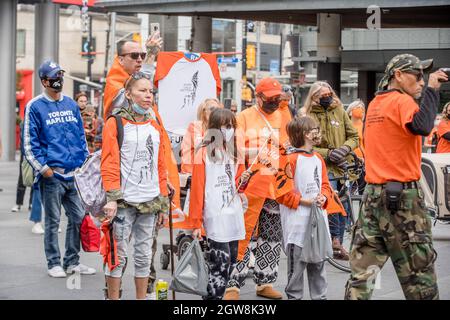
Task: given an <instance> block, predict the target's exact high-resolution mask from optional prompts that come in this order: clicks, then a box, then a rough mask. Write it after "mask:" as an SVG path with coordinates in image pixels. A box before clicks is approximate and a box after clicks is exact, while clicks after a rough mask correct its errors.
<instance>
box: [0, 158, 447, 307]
mask: <svg viewBox="0 0 450 320" xmlns="http://www.w3.org/2000/svg"><path fill="white" fill-rule="evenodd" d="M18 167H19V164H18V162H0V188H1V189H3V192H0V299H44V300H66V299H76V300H79V299H87V300H98V299H103V293H102V290H101V289H102V288H103V286H104V277H103V273H102V270H101V268H102V265H101V256H100V255H99V254H98V253H84V252H83V253H82V254H81V262H82V263H84V264H86V265H89V266H92V267H94V268H96V269H97V274H95V275H92V276H82V278H81V282H80V285H81V289H73V290H70V289H68V288H67V279H53V278H50V277H49V276H48V275H47V270H46V261H45V255H44V249H43V246H44V240H43V236H40V235H35V234H32V233H31V227H32V223H31V222H30V221H29V220H28V218H29V212H28V211H27V210H26V209H24V208H22V211H20V212H18V213H11V211H10V210H11V207H12V206H13V205H14V203H15V196H16V183H17V177H18ZM28 192H29V190H27V194H26V196H25V207H27V204H28V199H29V194H28ZM66 223H67V219H66V217H65V216H63V218H62V223H61V228H62V229H63V232H62V233H61V234H60V235H59V244H60V248H61V249H62V255H63V253H64V251H63V248H64V237H65V228H66ZM434 234H435V247H436V250H437V251H438V254H439V257H438V259H437V262H436V266H437V272H438V279H439V288H440V294H441V298H442V299H450V269H449V268H448V266H449V265H450V225H440V224H438V225H437V226H436V227H435V228H434ZM163 243H167V244H168V243H169V233H168V231H167V230H166V229H165V230H163V231H162V232H160V238H159V240H158V252H157V254H156V256H157V261H156V267H157V274H158V278H161V279H165V280H167V281H169V280H170V270H161V267H160V263H159V255H160V253H161V245H162V244H163ZM286 261H287V260H286V257H285V256H284V255H283V256H282V258H281V262H280V268H279V277H278V280H277V282H276V283H275V287H276V288H277V289H278V290H280V291H282V292H284V287H285V285H286V278H287V275H286V272H287V271H286ZM132 273H133V264H132V259H131V260H130V263H129V267H128V268H127V271H126V274H125V278H124V281H123V289H124V295H123V299H134V284H133V276H132ZM327 273H328V282H329V285H328V287H329V288H328V298H329V299H338V300H340V299H343V295H344V285H345V283H346V280H347V278H348V274H346V273H344V272H342V271H339V270H337V269H335V268H334V267H332V266H331V265H329V264H327ZM305 291H306V292H307V290H305ZM169 297H171V294H169ZM241 297H242V299H257V297H256V295H255V285H254V283H253V281H252V280H251V279H250V278H248V279H247V285H246V286H245V287H244V288H243V289H242V290H241ZM374 298H375V299H403V293H402V291H401V288H400V285H399V283H398V280H397V279H396V276H395V273H394V270H393V267H392V264H391V263H390V262H388V263H387V264H386V266H385V268H384V269H383V271H382V274H381V289H379V290H375V293H374ZM177 299H180V300H185V299H196V300H197V299H200V298H199V297H197V296H191V295H186V294H177ZM306 299H309V294H307V293H306Z"/></svg>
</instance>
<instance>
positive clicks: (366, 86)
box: [358, 71, 377, 107]
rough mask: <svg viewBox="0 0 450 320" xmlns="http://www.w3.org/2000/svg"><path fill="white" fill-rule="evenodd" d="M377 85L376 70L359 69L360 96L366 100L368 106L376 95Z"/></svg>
mask: <svg viewBox="0 0 450 320" xmlns="http://www.w3.org/2000/svg"><path fill="white" fill-rule="evenodd" d="M376 86H377V83H376V72H375V71H358V98H360V99H361V100H362V101H364V104H365V105H366V107H367V106H368V105H369V102H370V101H372V99H373V98H374V96H375V91H376Z"/></svg>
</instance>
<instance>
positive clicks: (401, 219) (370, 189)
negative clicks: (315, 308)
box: [345, 184, 439, 300]
mask: <svg viewBox="0 0 450 320" xmlns="http://www.w3.org/2000/svg"><path fill="white" fill-rule="evenodd" d="M424 208H425V205H424V201H423V196H422V194H421V191H420V190H417V189H407V190H403V191H402V195H401V204H400V210H398V211H396V212H395V213H391V212H390V211H389V210H387V209H386V206H385V191H384V188H382V187H381V186H380V185H373V184H368V185H367V186H366V189H365V191H364V196H363V206H362V210H361V212H360V214H359V219H358V221H357V223H356V224H355V226H354V230H353V241H352V246H351V249H350V251H351V252H350V266H351V269H352V273H351V276H350V279H349V280H348V282H347V285H346V292H345V299H352V300H355V299H370V297H371V296H372V292H373V288H374V282H375V279H376V275H377V273H378V272H379V271H380V270H381V268H382V267H383V265H384V264H385V263H386V261H387V259H388V258H389V257H390V258H391V260H392V263H393V265H394V268H395V271H396V273H397V277H398V279H399V281H400V284H401V287H402V290H403V293H404V295H405V297H406V299H408V300H421V299H439V291H438V287H437V283H436V274H435V270H434V261H435V260H436V257H437V253H436V251H435V250H434V248H433V243H432V237H431V219H430V217H429V216H428V214H427V212H426V210H424Z"/></svg>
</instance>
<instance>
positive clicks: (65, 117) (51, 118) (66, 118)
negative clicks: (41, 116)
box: [45, 110, 78, 126]
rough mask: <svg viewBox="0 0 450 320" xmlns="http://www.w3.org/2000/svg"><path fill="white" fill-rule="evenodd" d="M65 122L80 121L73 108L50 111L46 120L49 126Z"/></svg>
mask: <svg viewBox="0 0 450 320" xmlns="http://www.w3.org/2000/svg"><path fill="white" fill-rule="evenodd" d="M64 122H75V123H78V120H77V118H76V117H75V115H74V114H73V111H72V110H66V111H55V112H50V113H48V119H47V120H46V121H45V123H46V124H47V125H48V126H51V125H53V124H56V123H64Z"/></svg>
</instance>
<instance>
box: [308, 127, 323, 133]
mask: <svg viewBox="0 0 450 320" xmlns="http://www.w3.org/2000/svg"><path fill="white" fill-rule="evenodd" d="M307 133H313V134H319V133H320V128H319V127H316V128H312V129H311V130H308V131H307Z"/></svg>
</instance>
